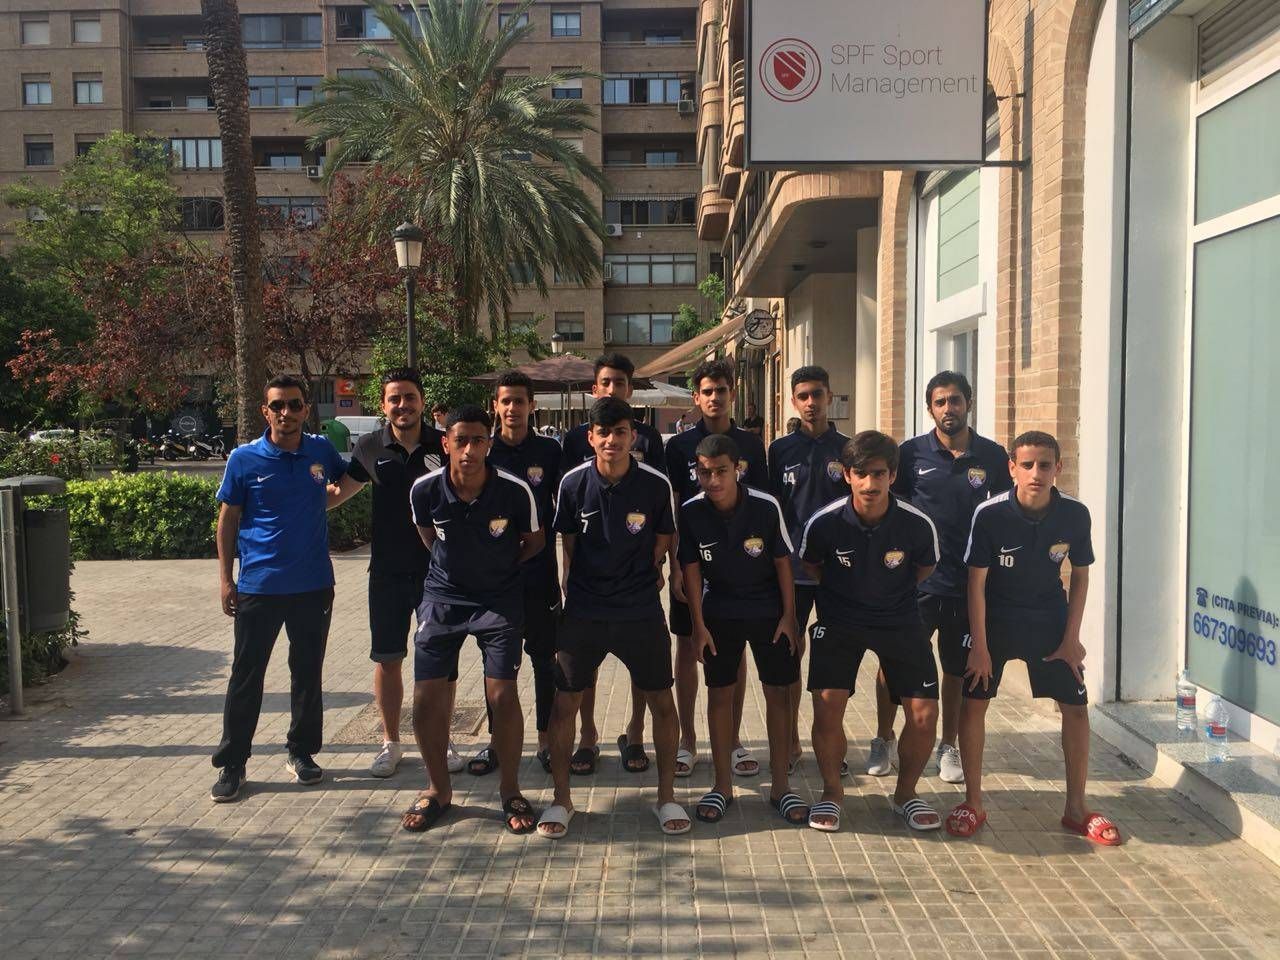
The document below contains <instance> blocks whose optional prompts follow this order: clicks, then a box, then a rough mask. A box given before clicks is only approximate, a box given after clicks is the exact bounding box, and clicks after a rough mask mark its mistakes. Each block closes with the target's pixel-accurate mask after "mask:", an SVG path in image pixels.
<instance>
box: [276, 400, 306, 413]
mask: <svg viewBox="0 0 1280 960" xmlns="http://www.w3.org/2000/svg"><path fill="white" fill-rule="evenodd" d="M306 405H307V401H305V400H299V399H298V398H297V397H293V398H291V399H289V400H272V401H271V402H270V403H268V404H267V409H268V410H270V411H271V412H272V413H284V411H285V408H286V407H288V408H289V411H290V412H291V413H301V412H302V408H303V407H305V406H306Z"/></svg>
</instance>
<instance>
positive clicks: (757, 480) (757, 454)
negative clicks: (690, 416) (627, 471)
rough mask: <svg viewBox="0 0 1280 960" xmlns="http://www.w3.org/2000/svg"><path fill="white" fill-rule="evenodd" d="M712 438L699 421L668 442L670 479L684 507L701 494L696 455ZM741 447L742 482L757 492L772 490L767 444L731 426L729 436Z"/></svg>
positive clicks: (668, 474)
mask: <svg viewBox="0 0 1280 960" xmlns="http://www.w3.org/2000/svg"><path fill="white" fill-rule="evenodd" d="M710 435H711V431H710V430H708V429H707V424H706V421H705V420H701V419H699V420H698V422H697V423H696V424H694V425H693V426H692V427H691V428H689V429H688V430H685V431H684V432H683V433H677V434H676V435H675V436H674V437H672V438H671V439H670V440H668V441H667V477H668V478H669V479H670V480H671V487H672V489H673V490H675V493H676V502H677V503H684V502H685V501H686V500H688V499H689V498H690V497H696V496H697V495H698V493H699V492H701V489H702V488H701V487H699V486H698V458H697V457H696V456H695V455H694V451H695V450H697V449H698V444H700V443H701V442H702V441H703V440H704V439H705V438H707V437H709V436H710ZM726 436H728V437H729V438H730V439H731V440H732V441H733V442H734V443H736V444H737V445H738V452H739V453H740V454H742V458H741V459H740V460H739V461H738V480H739V482H741V483H745V484H747V485H748V486H751V487H755V488H756V489H757V490H766V489H768V487H769V468H768V466H767V463H766V460H765V454H764V441H763V440H761V439H760V438H759V437H758V436H756V435H755V434H754V433H752V432H751V431H750V430H742V429H740V428H739V427H735V426H733V425H730V427H729V430H728V433H727V434H726Z"/></svg>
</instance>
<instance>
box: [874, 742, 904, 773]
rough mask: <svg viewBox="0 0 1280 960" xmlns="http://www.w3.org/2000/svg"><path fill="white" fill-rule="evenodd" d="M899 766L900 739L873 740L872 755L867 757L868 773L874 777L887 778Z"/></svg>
mask: <svg viewBox="0 0 1280 960" xmlns="http://www.w3.org/2000/svg"><path fill="white" fill-rule="evenodd" d="M897 765H898V738H897V737H894V738H893V739H892V740H884V739H882V738H880V737H872V738H871V754H870V755H869V756H868V757H867V773H868V774H869V775H870V776H873V777H887V776H888V775H889V774H891V773H893V768H894V767H896V766H897Z"/></svg>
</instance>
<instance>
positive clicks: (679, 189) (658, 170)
mask: <svg viewBox="0 0 1280 960" xmlns="http://www.w3.org/2000/svg"><path fill="white" fill-rule="evenodd" d="M604 173H605V176H606V177H607V178H608V179H609V188H608V189H607V190H606V191H605V193H606V195H608V194H615V193H638V194H650V193H683V194H688V195H691V194H693V193H696V192H697V190H698V188H699V187H700V186H701V183H700V180H701V178H700V177H699V176H698V165H697V164H696V163H670V164H664V165H653V166H649V165H646V164H643V163H606V164H605V165H604Z"/></svg>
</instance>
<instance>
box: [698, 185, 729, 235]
mask: <svg viewBox="0 0 1280 960" xmlns="http://www.w3.org/2000/svg"><path fill="white" fill-rule="evenodd" d="M732 206H733V202H732V201H730V200H726V199H725V198H724V197H722V196H720V186H719V184H715V183H709V184H707V185H706V186H704V187H703V188H702V190H701V191H700V192H699V193H698V239H699V240H711V241H718V240H723V239H724V235H725V231H726V230H728V228H729V210H730V209H731V208H732Z"/></svg>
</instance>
